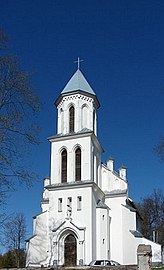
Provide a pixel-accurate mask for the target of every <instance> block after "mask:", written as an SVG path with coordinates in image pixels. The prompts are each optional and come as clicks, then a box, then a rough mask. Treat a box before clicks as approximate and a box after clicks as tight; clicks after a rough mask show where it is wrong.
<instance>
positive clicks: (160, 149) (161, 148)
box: [154, 137, 164, 161]
mask: <svg viewBox="0 0 164 270" xmlns="http://www.w3.org/2000/svg"><path fill="white" fill-rule="evenodd" d="M154 150H155V152H156V154H157V156H158V157H159V158H160V160H161V161H164V137H162V138H161V140H160V142H159V144H157V145H156V146H155V148H154Z"/></svg>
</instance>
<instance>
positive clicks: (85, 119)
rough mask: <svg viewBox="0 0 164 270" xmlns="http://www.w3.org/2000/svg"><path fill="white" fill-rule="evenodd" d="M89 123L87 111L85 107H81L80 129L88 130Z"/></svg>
mask: <svg viewBox="0 0 164 270" xmlns="http://www.w3.org/2000/svg"><path fill="white" fill-rule="evenodd" d="M88 121H89V110H88V107H87V106H86V105H84V106H83V107H82V128H89V126H88Z"/></svg>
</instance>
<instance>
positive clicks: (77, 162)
mask: <svg viewBox="0 0 164 270" xmlns="http://www.w3.org/2000/svg"><path fill="white" fill-rule="evenodd" d="M80 180H81V149H80V148H79V147H78V148H77V149H76V151H75V181H80Z"/></svg>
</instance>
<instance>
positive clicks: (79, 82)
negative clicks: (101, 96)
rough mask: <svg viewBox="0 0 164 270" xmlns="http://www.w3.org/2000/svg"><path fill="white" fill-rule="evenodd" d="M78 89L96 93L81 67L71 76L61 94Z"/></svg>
mask: <svg viewBox="0 0 164 270" xmlns="http://www.w3.org/2000/svg"><path fill="white" fill-rule="evenodd" d="M76 90H81V91H84V92H87V93H89V94H92V95H95V93H94V91H93V89H92V88H91V86H90V85H89V83H88V82H87V80H86V79H85V77H84V75H83V74H82V72H81V71H80V69H77V71H76V72H75V73H74V75H73V76H72V77H71V79H70V80H69V82H68V83H67V84H66V86H65V87H64V89H63V90H62V92H61V94H65V93H70V92H74V91H76Z"/></svg>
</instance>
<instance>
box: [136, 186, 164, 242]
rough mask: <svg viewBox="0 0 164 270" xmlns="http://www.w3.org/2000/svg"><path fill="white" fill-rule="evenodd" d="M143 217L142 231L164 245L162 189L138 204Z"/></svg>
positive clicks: (163, 199) (163, 195) (163, 200)
mask: <svg viewBox="0 0 164 270" xmlns="http://www.w3.org/2000/svg"><path fill="white" fill-rule="evenodd" d="M138 209H139V213H140V214H141V217H142V222H141V233H142V234H143V235H144V236H145V237H146V238H148V239H150V240H153V241H156V242H158V243H160V244H162V245H164V194H163V193H162V191H161V190H154V191H153V193H152V194H151V195H149V196H147V197H145V198H143V199H142V200H141V202H140V203H139V204H138Z"/></svg>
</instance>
